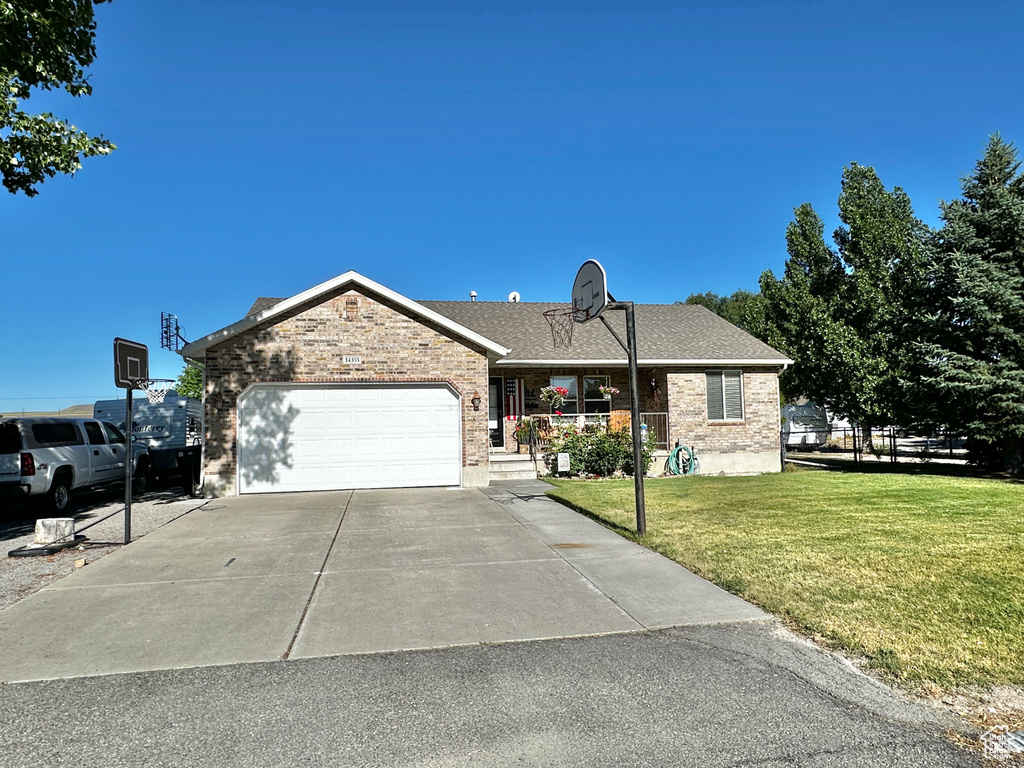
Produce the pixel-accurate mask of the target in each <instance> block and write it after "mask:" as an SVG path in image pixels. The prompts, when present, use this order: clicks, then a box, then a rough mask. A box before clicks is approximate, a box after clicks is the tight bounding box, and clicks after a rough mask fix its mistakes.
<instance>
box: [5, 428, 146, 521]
mask: <svg viewBox="0 0 1024 768" xmlns="http://www.w3.org/2000/svg"><path fill="white" fill-rule="evenodd" d="M127 454H128V452H127V450H126V449H125V439H124V433H123V432H121V430H119V429H118V428H117V427H115V426H114V425H113V424H110V423H109V422H106V421H98V420H96V419H60V418H35V417H14V418H8V419H0V500H2V499H5V498H7V499H9V498H11V497H26V496H35V497H42V499H43V500H45V502H46V505H47V507H48V508H49V510H50V511H51V512H58V513H59V512H64V510H66V509H67V507H68V503H69V502H70V500H71V491H72V490H75V489H78V488H90V487H93V486H98V485H107V484H110V485H113V484H116V483H118V482H121V483H123V482H124V462H125V457H126V456H127ZM148 479H149V449H148V448H147V447H146V446H145V445H143V444H139V443H135V444H133V445H132V492H133V493H142V492H143V491H144V490H145V487H146V484H147V482H148Z"/></svg>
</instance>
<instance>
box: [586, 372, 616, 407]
mask: <svg viewBox="0 0 1024 768" xmlns="http://www.w3.org/2000/svg"><path fill="white" fill-rule="evenodd" d="M608 381H609V378H608V377H607V376H584V377H583V412H584V413H608V412H609V411H611V409H612V401H611V398H610V397H607V398H606V397H605V396H604V393H603V392H601V390H600V387H607V386H608Z"/></svg>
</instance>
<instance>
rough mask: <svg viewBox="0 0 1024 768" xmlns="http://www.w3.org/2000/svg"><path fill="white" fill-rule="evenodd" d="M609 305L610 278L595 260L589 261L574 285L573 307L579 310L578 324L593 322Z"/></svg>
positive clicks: (583, 266) (577, 276) (584, 264)
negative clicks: (605, 306)
mask: <svg viewBox="0 0 1024 768" xmlns="http://www.w3.org/2000/svg"><path fill="white" fill-rule="evenodd" d="M607 303H608V278H607V277H606V276H605V273H604V267H602V266H601V265H600V264H599V263H598V262H596V261H594V260H593V259H587V260H586V261H584V262H583V265H582V266H581V267H580V271H579V272H577V273H576V280H575V282H573V284H572V306H573V308H574V309H576V310H579V311H578V312H577V314H576V318H575V319H576V322H578V323H585V322H587V320H593V319H594V318H595V317H597V316H598V315H600V314H601V312H602V310H604V305H605V304H607Z"/></svg>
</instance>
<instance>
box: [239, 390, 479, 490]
mask: <svg viewBox="0 0 1024 768" xmlns="http://www.w3.org/2000/svg"><path fill="white" fill-rule="evenodd" d="M461 431H462V430H461V420H460V412H459V400H458V398H457V397H456V395H455V394H454V393H453V392H452V391H451V390H450V389H448V388H447V387H443V386H402V385H398V386H374V387H363V386H337V387H327V386H301V385H286V386H281V385H275V384H257V385H254V386H253V387H251V388H250V389H248V390H246V392H245V393H243V394H242V396H241V397H239V399H238V491H239V493H267V492H274V491H328V490H340V489H346V488H406V487H418V486H429V485H459V484H460V483H461V479H462V473H461V467H462V441H461Z"/></svg>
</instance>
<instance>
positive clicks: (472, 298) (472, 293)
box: [469, 291, 476, 301]
mask: <svg viewBox="0 0 1024 768" xmlns="http://www.w3.org/2000/svg"><path fill="white" fill-rule="evenodd" d="M469 300H470V301H476V291H470V292H469Z"/></svg>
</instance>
